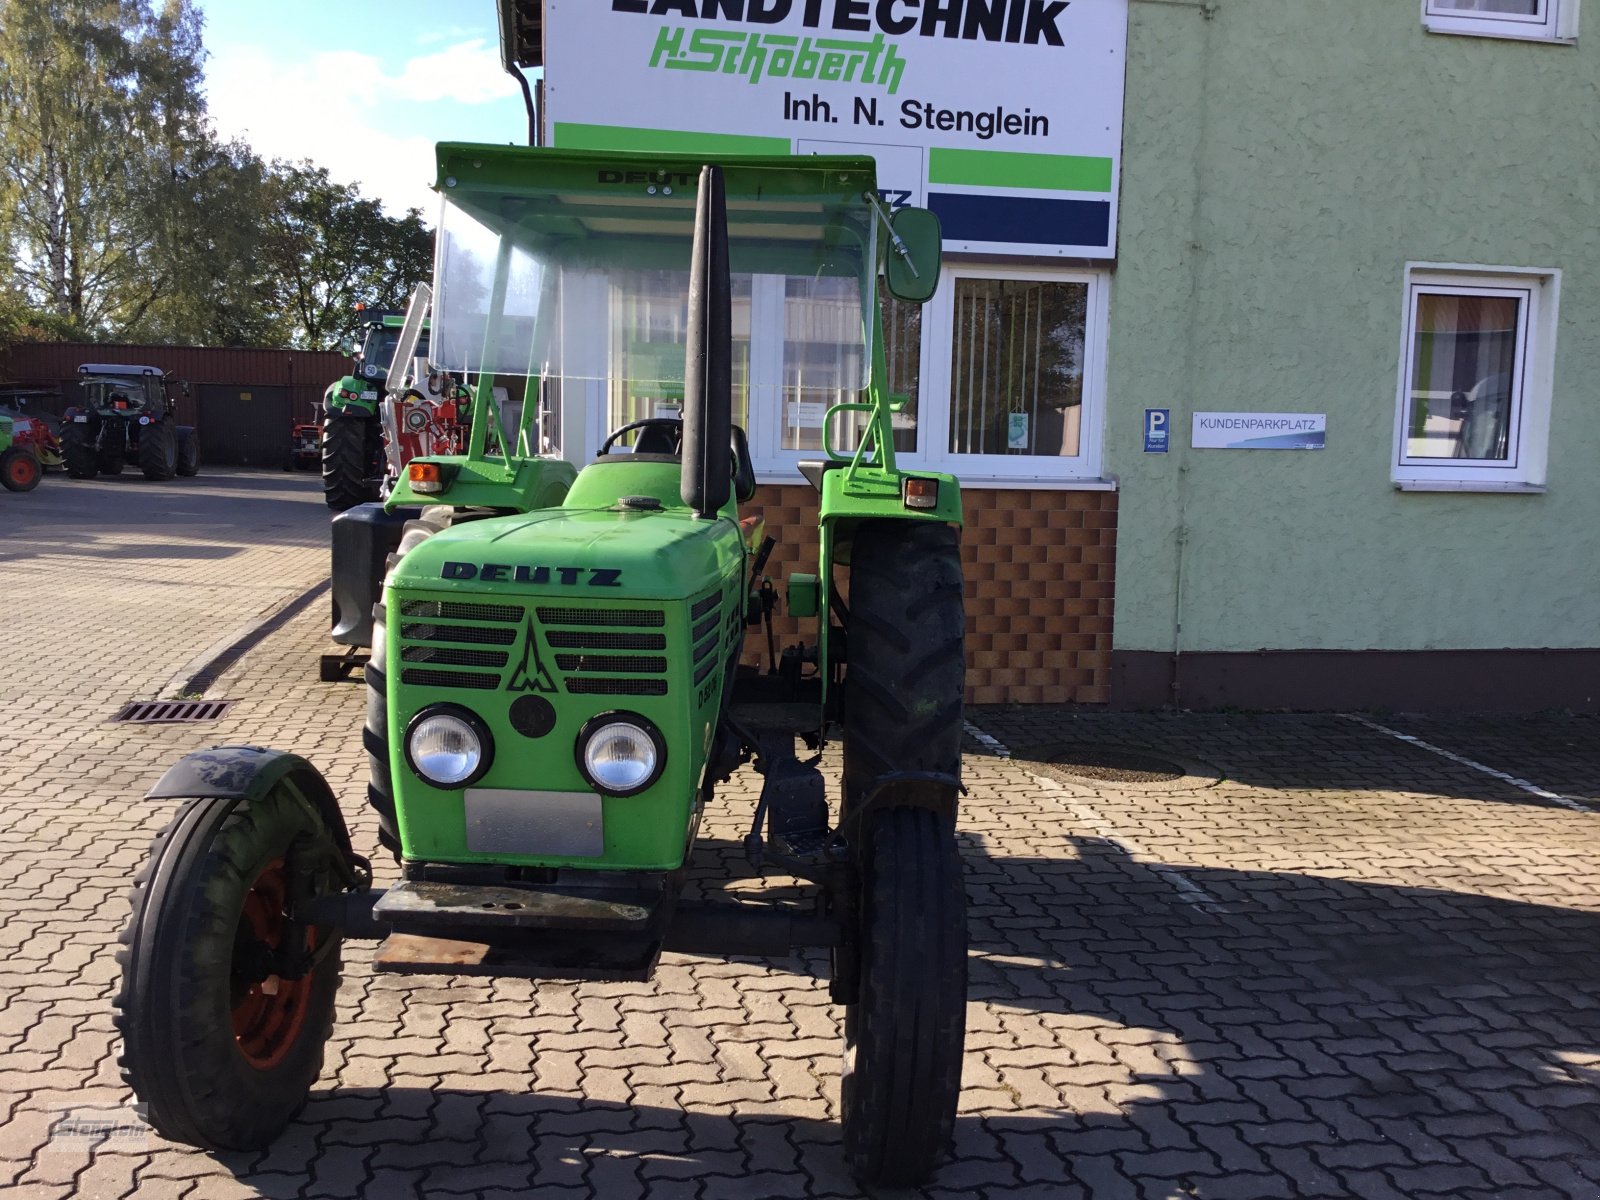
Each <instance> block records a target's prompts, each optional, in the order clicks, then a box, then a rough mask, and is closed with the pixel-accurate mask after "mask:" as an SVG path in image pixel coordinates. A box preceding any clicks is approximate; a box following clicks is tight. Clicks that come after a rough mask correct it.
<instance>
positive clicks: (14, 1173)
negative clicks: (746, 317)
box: [0, 473, 1600, 1200]
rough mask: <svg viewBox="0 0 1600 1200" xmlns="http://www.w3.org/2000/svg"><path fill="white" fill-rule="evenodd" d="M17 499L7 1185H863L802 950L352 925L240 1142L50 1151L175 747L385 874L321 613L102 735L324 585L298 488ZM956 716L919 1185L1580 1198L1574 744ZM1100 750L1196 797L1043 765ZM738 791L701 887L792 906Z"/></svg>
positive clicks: (1569, 721)
mask: <svg viewBox="0 0 1600 1200" xmlns="http://www.w3.org/2000/svg"><path fill="white" fill-rule="evenodd" d="M6 499H7V500H8V501H10V502H9V503H6V504H5V506H4V508H3V509H0V522H3V523H4V525H3V528H4V533H3V535H0V537H3V540H0V595H3V596H4V597H5V611H6V619H5V621H4V622H3V623H0V651H3V654H4V661H5V662H6V663H7V664H8V666H7V667H6V669H5V670H3V671H0V699H3V700H4V703H5V713H6V718H5V722H4V729H5V733H6V739H5V742H4V750H3V752H0V1191H3V1192H5V1193H6V1194H8V1195H15V1196H18V1197H26V1198H33V1197H40V1198H43V1197H57V1196H82V1197H106V1198H111V1197H124V1196H134V1195H137V1196H139V1197H169V1196H170V1197H173V1198H179V1197H182V1198H185V1200H205V1198H211V1197H258V1196H260V1197H273V1198H277V1197H285V1198H286V1197H316V1196H355V1195H362V1196H369V1197H378V1198H382V1200H388V1198H389V1197H411V1196H483V1197H510V1196H530V1195H531V1196H535V1197H539V1198H541V1200H542V1198H544V1197H569V1196H570V1197H604V1198H608V1200H609V1198H611V1197H629V1196H646V1195H648V1196H651V1197H663V1198H665V1197H694V1198H696V1200H711V1198H714V1197H779V1196H795V1197H849V1196H855V1195H858V1194H859V1193H858V1191H857V1189H856V1188H855V1186H854V1185H853V1184H852V1183H851V1181H850V1179H849V1176H848V1174H847V1173H846V1172H845V1170H844V1168H843V1165H842V1163H841V1160H840V1155H839V1141H838V1126H837V1119H838V1104H839V1068H840V1045H841V1039H840V1024H841V1013H840V1012H839V1010H837V1009H836V1008H834V1007H833V1006H832V1005H830V1004H829V1003H828V999H827V991H826V968H827V964H826V961H825V958H824V957H823V956H820V955H807V956H796V957H792V958H786V959H776V960H770V961H768V960H757V959H748V960H745V959H741V960H736V961H732V962H727V961H718V960H715V959H708V958H699V957H692V956H686V955H667V956H665V957H664V959H663V962H662V965H661V967H660V970H659V971H658V973H657V975H656V977H655V978H654V979H653V980H652V981H651V982H649V983H637V984H635V983H627V984H582V985H560V984H540V985H534V984H531V983H528V982H525V981H519V980H476V979H465V978H451V977H434V978H417V979H407V978H402V977H396V976H391V975H384V976H379V975H376V974H375V973H374V972H373V971H372V969H371V967H370V965H369V964H368V962H367V961H366V960H367V957H368V955H367V952H366V949H365V945H364V944H362V943H351V944H349V945H347V947H346V951H345V965H344V982H343V985H342V987H341V990H340V995H339V1019H338V1022H337V1024H336V1026H335V1029H334V1035H333V1039H332V1042H331V1043H330V1046H329V1052H328V1059H327V1066H326V1070H325V1072H324V1075H323V1078H322V1080H321V1081H320V1082H319V1084H318V1086H317V1088H316V1089H315V1091H314V1093H313V1096H312V1099H311V1101H310V1103H309V1104H308V1106H307V1107H306V1109H305V1111H304V1112H303V1113H302V1115H301V1116H300V1118H299V1119H298V1120H297V1121H296V1122H295V1123H294V1124H293V1125H292V1126H291V1127H290V1128H289V1129H288V1130H287V1131H286V1132H285V1134H284V1135H283V1136H282V1137H281V1138H280V1139H279V1140H278V1142H277V1143H275V1144H274V1145H273V1146H272V1147H271V1148H270V1149H268V1150H265V1151H262V1152H259V1153H253V1154H222V1155H211V1154H204V1153H201V1152H199V1151H195V1150H192V1149H188V1148H185V1147H181V1146H175V1145H171V1144H168V1143H165V1142H163V1141H161V1140H160V1139H158V1138H155V1137H154V1136H152V1135H148V1134H146V1133H143V1132H141V1131H140V1130H139V1129H138V1128H137V1127H135V1128H134V1129H133V1130H132V1131H131V1132H129V1133H127V1134H125V1135H123V1136H117V1137H108V1136H104V1135H102V1136H98V1137H96V1136H84V1135H74V1134H73V1132H72V1129H71V1127H70V1126H69V1125H67V1124H65V1123H64V1121H63V1114H64V1113H67V1112H72V1113H75V1114H76V1115H78V1116H80V1117H82V1116H84V1115H85V1114H88V1115H93V1114H94V1113H97V1112H104V1113H109V1114H110V1115H112V1116H119V1115H121V1114H123V1113H125V1111H126V1108H125V1106H126V1105H128V1104H129V1102H130V1097H129V1095H128V1093H127V1092H126V1090H125V1089H124V1088H123V1086H122V1084H121V1082H120V1079H119V1077H118V1074H117V1069H116V1061H115V1056H116V1053H117V1045H116V1039H115V1037H114V1031H113V1028H112V1024H111V1013H110V999H111V996H112V994H113V993H114V991H115V988H116V967H115V964H114V963H113V961H112V957H111V955H112V949H113V945H114V940H115V936H116V933H117V931H118V929H119V928H120V927H121V925H122V924H123V922H124V920H125V919H126V912H127V909H126V899H125V892H126V887H127V883H128V880H129V878H130V876H131V875H132V873H133V871H134V870H135V869H136V867H137V865H138V864H139V862H140V861H141V860H142V858H143V856H144V853H145V850H146V847H147V845H148V842H149V839H150V837H151V836H152V835H153V834H154V833H155V832H156V831H157V830H158V829H159V828H160V827H161V826H162V825H163V824H164V823H165V821H166V820H167V818H168V817H169V816H170V814H171V811H172V809H173V807H174V806H172V805H170V804H167V803H163V802H149V801H144V800H142V799H141V798H140V796H141V794H142V792H143V790H144V789H145V788H146V787H147V786H148V785H149V783H150V782H151V781H153V780H154V778H155V777H156V776H157V775H158V774H159V772H160V771H161V769H162V768H163V766H164V765H165V764H167V763H169V762H170V761H171V760H173V759H174V758H175V757H177V756H178V755H179V754H180V753H182V752H184V751H185V750H188V749H192V748H198V747H201V746H206V745H212V744H219V743H223V742H227V741H240V740H248V741H252V742H258V743H267V744H271V745H276V746H281V747H284V748H287V749H294V750H296V751H298V752H300V753H302V754H304V755H305V756H306V757H308V758H310V759H311V761H312V762H314V763H315V764H316V765H317V766H318V767H319V768H320V769H322V770H323V771H324V772H325V773H326V774H327V775H328V777H329V779H330V780H331V782H332V783H333V785H334V787H335V789H336V790H337V791H338V793H339V794H340V795H341V797H342V798H343V800H344V804H345V808H346V811H347V813H348V815H349V818H350V821H351V824H352V827H353V831H354V837H355V840H356V842H357V844H358V846H361V847H365V848H373V849H375V845H376V841H375V825H374V823H373V822H372V821H371V820H369V819H368V817H367V815H366V813H365V811H364V810H363V809H362V808H360V806H359V797H360V795H361V792H362V788H363V786H364V782H365V780H364V769H365V768H364V762H363V758H362V752H361V748H360V741H359V737H358V731H359V728H360V724H361V718H362V706H363V702H364V698H363V694H362V687H361V685H360V684H359V683H358V682H352V683H345V684H336V685H329V684H322V683H319V682H317V677H316V655H317V654H318V653H320V652H322V651H323V650H325V649H327V648H328V647H327V645H326V643H325V642H324V633H325V613H324V611H323V605H322V604H321V603H316V604H313V605H311V606H310V607H308V608H307V609H306V610H305V611H304V612H303V613H302V614H301V615H300V616H298V617H296V618H295V619H293V620H291V621H289V622H288V623H287V624H285V625H284V626H283V627H282V628H281V629H279V630H278V631H277V632H275V633H273V634H272V635H270V636H269V637H268V638H267V639H266V640H265V641H264V642H263V643H262V644H261V645H259V646H258V647H257V648H256V649H254V650H253V651H251V652H250V653H249V654H247V655H246V656H245V657H244V658H243V659H242V660H241V661H239V662H238V663H237V664H236V665H235V666H234V667H233V668H232V669H231V670H229V671H228V672H227V673H226V674H225V675H224V676H223V677H222V678H221V679H220V680H219V681H218V682H217V683H216V684H215V685H214V686H213V687H212V688H211V689H210V691H209V693H208V695H210V696H215V697H227V698H230V699H233V700H235V701H236V704H235V705H234V707H233V709H232V710H231V711H230V712H229V713H228V715H227V716H226V717H225V718H224V719H223V720H222V721H221V722H218V723H215V724H211V725H204V726H185V727H174V728H154V729H153V728H142V727H129V726H119V725H115V724H108V723H107V718H108V717H109V716H110V715H111V714H112V713H114V712H115V710H116V709H117V707H118V706H119V705H120V704H122V703H123V702H124V701H127V700H131V699H140V698H148V697H152V696H155V695H157V694H159V693H161V692H162V691H163V689H169V688H170V687H171V685H172V682H173V680H174V679H175V678H181V677H183V676H184V672H185V671H186V669H188V668H189V667H190V666H191V665H192V664H193V663H194V662H195V660H196V658H197V656H199V655H200V654H201V653H202V652H203V651H205V650H206V649H207V648H208V647H216V646H218V645H219V644H226V643H227V641H228V640H230V638H231V637H232V636H234V635H236V634H237V633H238V631H239V630H240V629H241V628H242V627H244V626H246V625H248V624H249V623H250V622H251V621H253V620H256V619H258V618H259V617H260V616H261V615H262V614H263V613H264V612H266V611H269V610H271V609H272V608H274V607H275V606H278V605H281V604H283V603H285V602H287V601H289V600H292V599H293V598H294V597H296V596H298V595H301V594H303V593H304V592H305V591H306V590H307V589H309V588H311V587H313V586H315V585H316V584H317V583H318V582H319V581H320V580H321V579H322V578H323V577H324V575H325V573H326V536H327V513H326V511H325V510H324V509H323V508H322V506H321V504H320V497H319V496H318V495H317V493H316V491H315V487H314V483H313V482H312V481H310V480H308V479H307V478H305V477H303V476H279V475H276V474H269V473H254V474H252V473H236V474H232V475H225V476H221V477H217V476H210V477H207V476H202V477H201V478H200V479H197V480H185V481H177V482H175V483H173V484H170V485H147V484H145V483H144V481H143V480H137V479H135V478H133V477H129V478H128V479H126V480H115V481H101V482H95V483H73V482H68V481H66V480H64V479H62V478H61V477H60V476H52V477H51V478H49V479H47V480H46V481H45V483H44V485H43V486H41V487H40V488H39V489H38V490H37V491H35V492H33V493H31V494H30V495H28V496H24V497H7V498H6ZM969 718H970V721H971V724H972V731H973V734H974V736H973V738H972V740H971V742H970V744H969V753H968V756H967V758H966V763H965V772H966V782H967V785H968V787H969V789H970V792H971V794H970V796H969V797H968V798H967V799H966V801H965V802H964V806H963V812H962V817H961V823H960V837H961V842H962V847H963V851H964V854H965V862H966V872H967V876H966V880H967V891H968V896H969V903H970V930H971V938H972V947H971V959H970V970H971V984H970V990H969V1007H968V1038H967V1056H966V1063H965V1068H964V1075H963V1087H964V1090H963V1095H962V1101H961V1110H960V1116H959V1118H958V1122H957V1128H956V1141H955V1147H954V1153H953V1155H952V1157H951V1159H950V1161H949V1163H948V1164H947V1165H946V1166H945V1167H944V1168H943V1169H942V1170H941V1171H940V1172H939V1174H938V1176H937V1177H936V1179H935V1181H934V1183H933V1184H932V1185H931V1186H930V1187H929V1188H927V1189H926V1190H925V1192H924V1194H925V1195H927V1196H930V1197H949V1198H955V1197H983V1198H985V1200H987V1198H991V1197H992V1198H998V1197H1019V1198H1020V1197H1039V1198H1041V1200H1043V1198H1047V1197H1048V1198H1050V1200H1055V1198H1058V1197H1059V1198H1074V1197H1095V1198H1104V1197H1130V1198H1134V1197H1141V1198H1160V1200H1167V1198H1178V1197H1207V1198H1217V1200H1220V1198H1223V1197H1289V1196H1315V1197H1323V1196H1327V1197H1336V1196H1343V1197H1359V1198H1361V1200H1373V1198H1379V1197H1393V1196H1407V1197H1433V1196H1438V1197H1444V1196H1450V1197H1462V1198H1482V1200H1489V1198H1490V1197H1497V1198H1504V1197H1512V1198H1522V1197H1529V1198H1531V1197H1558V1196H1572V1197H1595V1196H1600V1090H1597V1086H1600V1006H1597V1004H1596V999H1595V997H1596V994H1597V990H1600V989H1597V985H1600V903H1597V898H1596V885H1597V884H1600V840H1597V837H1596V834H1597V832H1600V815H1597V812H1600V791H1597V788H1600V784H1597V780H1600V737H1597V734H1600V722H1597V721H1596V720H1594V719H1592V718H1582V717H1563V716H1549V717H1542V718H1538V719H1531V720H1506V719H1462V718H1450V719H1444V718H1423V717H1415V716H1404V715H1392V714H1391V715H1384V716H1380V717H1374V718H1371V720H1372V721H1373V722H1375V723H1376V724H1377V725H1379V726H1381V727H1382V728H1374V726H1373V725H1372V724H1363V723H1360V722H1358V721H1356V720H1353V719H1350V718H1349V717H1345V716H1339V715H1317V716H1251V715H1216V716H1209V715H1208V716H1196V715H1172V716H1165V715H1112V714H1099V713H1088V714H1086V713H1081V712H1072V711H1068V710H1063V709H1055V708H1022V709H980V710H973V711H971V712H970V713H969ZM1395 734H1405V735H1408V736H1410V737H1412V738H1416V739H1420V741H1421V742H1424V743H1426V744H1427V746H1431V747H1434V748H1435V749H1428V748H1426V747H1424V746H1421V745H1418V744H1417V743H1415V742H1407V741H1404V740H1402V739H1401V738H1399V737H1396V736H1394V735H1395ZM978 735H982V736H981V737H980V736H978ZM1119 749H1120V750H1124V751H1136V752H1138V753H1139V754H1142V755H1144V756H1147V757H1148V756H1155V757H1158V758H1163V759H1166V760H1168V761H1170V762H1172V763H1173V764H1175V768H1176V769H1177V770H1179V771H1183V772H1187V773H1186V774H1183V775H1182V776H1181V777H1180V778H1179V779H1177V780H1175V781H1167V782H1152V783H1136V782H1135V783H1119V782H1108V781H1105V780H1103V779H1095V778H1090V777H1086V776H1084V775H1082V774H1077V773H1074V770H1073V767H1072V764H1073V763H1074V762H1082V761H1084V760H1086V759H1093V760H1094V761H1098V762H1103V761H1104V760H1105V756H1106V755H1108V754H1111V753H1114V752H1116V751H1118V750H1119ZM1438 751H1445V752H1447V753H1439V752H1438ZM1473 764H1478V765H1477V766H1475V765H1473ZM1480 766H1481V767H1487V768H1490V769H1491V770H1495V771H1498V772H1500V775H1493V774H1488V773H1486V772H1485V771H1484V770H1481V769H1479V768H1480ZM1502 776H1510V777H1511V778H1512V780H1513V781H1520V783H1519V782H1508V781H1507V780H1506V779H1505V778H1503V777H1502ZM735 785H736V786H734V787H731V788H729V789H727V790H725V791H724V792H723V793H722V794H721V795H719V797H718V799H717V801H716V803H715V805H714V808H713V809H712V811H711V812H710V813H709V815H708V820H707V823H706V827H705V831H704V832H705V838H704V841H703V843H702V846H701V849H700V851H699V853H698V855H697V859H696V875H695V878H696V883H697V887H698V888H699V889H700V890H702V891H716V890H720V891H724V892H727V893H729V894H731V895H733V896H735V897H737V898H741V899H753V898H755V897H756V896H758V895H768V896H771V895H776V896H779V897H784V898H790V899H793V898H796V897H797V896H798V895H799V893H798V891H797V890H796V889H795V888H794V886H793V885H792V881H786V880H780V879H771V880H768V881H765V882H763V881H760V880H757V879H754V878H752V877H751V874H750V872H749V870H748V868H747V867H746V866H745V865H744V861H743V855H742V852H741V851H740V849H739V839H740V838H741V837H742V835H743V833H744V832H745V828H746V826H747V824H748V820H749V815H750V811H751V805H752V803H753V798H754V795H755V786H754V777H753V776H752V775H750V774H749V773H748V772H746V773H742V774H741V775H740V776H739V777H738V778H737V779H736V781H735ZM1524 785H1527V786H1524ZM1530 787H1531V788H1532V789H1533V790H1530ZM1551 797H1553V798H1551ZM380 874H381V875H382V876H383V877H385V878H393V875H394V871H393V867H392V866H383V867H382V869H381V871H380Z"/></svg>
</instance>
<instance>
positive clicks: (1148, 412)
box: [1144, 408, 1172, 454]
mask: <svg viewBox="0 0 1600 1200" xmlns="http://www.w3.org/2000/svg"><path fill="white" fill-rule="evenodd" d="M1171 425H1172V410H1171V409H1170V408H1147V409H1145V410H1144V452H1145V453H1146V454H1165V453H1166V452H1167V443H1168V442H1170V441H1171V440H1172V439H1171V438H1170V437H1169V436H1168V430H1169V428H1170V427H1171Z"/></svg>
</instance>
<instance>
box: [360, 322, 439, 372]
mask: <svg viewBox="0 0 1600 1200" xmlns="http://www.w3.org/2000/svg"><path fill="white" fill-rule="evenodd" d="M404 321H405V317H404V316H403V315H402V314H400V313H384V314H383V315H382V316H381V317H379V318H377V319H373V320H369V321H368V322H367V323H366V330H367V336H366V337H365V338H364V339H363V340H362V342H361V348H360V350H358V351H357V352H356V357H357V358H359V359H360V360H361V368H360V374H361V376H362V378H364V379H382V378H383V377H384V376H385V375H387V374H388V373H389V364H390V363H391V362H393V361H394V350H395V347H396V346H397V345H399V343H400V326H401V325H402V324H403V323H404ZM417 355H418V356H419V357H421V358H426V357H427V356H428V331H427V328H426V327H424V329H423V331H422V337H421V338H420V339H418V341H417Z"/></svg>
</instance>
